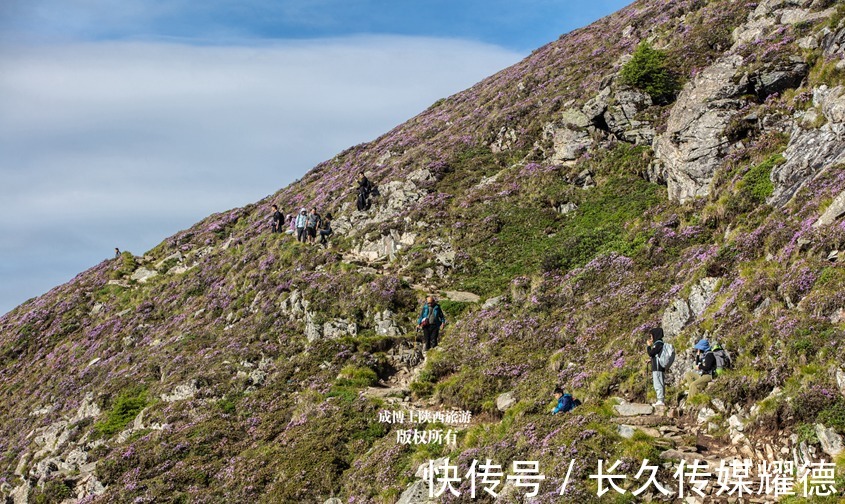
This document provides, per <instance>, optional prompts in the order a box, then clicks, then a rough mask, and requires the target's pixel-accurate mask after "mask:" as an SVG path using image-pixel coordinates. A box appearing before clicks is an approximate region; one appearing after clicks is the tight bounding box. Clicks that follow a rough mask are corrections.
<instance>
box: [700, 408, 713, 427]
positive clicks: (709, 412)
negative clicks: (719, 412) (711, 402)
mask: <svg viewBox="0 0 845 504" xmlns="http://www.w3.org/2000/svg"><path fill="white" fill-rule="evenodd" d="M714 416H716V412H715V411H714V410H713V409H712V408H708V407H704V408H701V409H700V410H699V411H698V416H697V417H696V419H695V420H696V421H697V422H698V423H699V424H704V423H707V422H709V421H710V419H712V418H713V417H714Z"/></svg>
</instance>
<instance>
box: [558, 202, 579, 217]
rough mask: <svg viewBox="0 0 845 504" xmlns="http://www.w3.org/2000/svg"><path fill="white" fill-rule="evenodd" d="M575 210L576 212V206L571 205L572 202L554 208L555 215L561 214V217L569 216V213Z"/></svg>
mask: <svg viewBox="0 0 845 504" xmlns="http://www.w3.org/2000/svg"><path fill="white" fill-rule="evenodd" d="M575 210H578V205H576V204H575V203H572V202H569V203H562V204H561V205H560V206H558V207H557V208H555V211H556V212H557V213H559V214H561V215H566V214H570V213H572V212H574V211H575Z"/></svg>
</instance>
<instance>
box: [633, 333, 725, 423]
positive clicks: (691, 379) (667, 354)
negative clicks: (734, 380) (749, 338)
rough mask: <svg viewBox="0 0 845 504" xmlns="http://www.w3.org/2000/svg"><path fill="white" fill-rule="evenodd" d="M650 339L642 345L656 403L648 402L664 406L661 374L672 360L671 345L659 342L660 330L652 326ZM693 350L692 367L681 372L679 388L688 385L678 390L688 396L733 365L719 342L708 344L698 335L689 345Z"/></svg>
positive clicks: (672, 349)
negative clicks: (696, 339)
mask: <svg viewBox="0 0 845 504" xmlns="http://www.w3.org/2000/svg"><path fill="white" fill-rule="evenodd" d="M649 334H650V336H651V342H650V344H648V345H647V347H646V352H647V353H648V357H649V360H650V362H651V378H652V384H653V385H654V392H655V394H657V402H655V403H654V404H652V406H655V407H661V406H665V405H666V403H665V402H664V400H665V398H666V392H665V391H666V385H665V380H664V378H665V374H666V371H668V370H669V368H670V367H671V366H672V363H673V362H674V361H675V348H674V347H673V346H672V344H671V343H668V342H664V341H663V337H664V335H663V329H662V328H660V327H655V328H653V329H650V330H649ZM693 349H694V350H695V362H694V364H693V369H692V370H691V371H687V372H686V373H685V374H684V377H683V380H682V385H683V388H688V390H687V391H686V392H682V393H681V395H682V396H683V395H684V394H686V395H687V396H688V397H692V396H694V395H696V394H698V393H699V391H701V390H702V389H703V388H704V387H706V386H707V384H708V383H710V382H711V381H713V379H714V378H716V377H717V376H719V375H720V374H722V372H723V371H724V370H725V369H730V368H731V367H733V359H732V358H731V354H730V353H728V351H727V350H725V349H724V348H723V347H722V346H721V345H720V344H719V343H717V342H713V343H712V344H711V343H710V341H709V340H707V339H706V338H702V339H701V340H699V341H698V343H696V344H695V346H693Z"/></svg>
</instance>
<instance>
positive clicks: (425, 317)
mask: <svg viewBox="0 0 845 504" xmlns="http://www.w3.org/2000/svg"><path fill="white" fill-rule="evenodd" d="M445 324H446V316H445V315H443V310H441V309H440V305H439V304H437V300H436V299H434V296H428V297H427V298H425V305H423V309H422V313H420V316H419V318H418V319H417V328H421V329H422V330H423V336H424V338H425V349H426V350H431V349H432V348H434V347H436V346H437V340H438V339H439V338H440V326H443V325H445Z"/></svg>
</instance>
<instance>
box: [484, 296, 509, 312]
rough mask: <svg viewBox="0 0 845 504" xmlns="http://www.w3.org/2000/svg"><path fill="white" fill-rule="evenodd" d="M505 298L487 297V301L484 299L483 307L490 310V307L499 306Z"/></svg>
mask: <svg viewBox="0 0 845 504" xmlns="http://www.w3.org/2000/svg"><path fill="white" fill-rule="evenodd" d="M503 300H504V296H496V297H491V298H489V299H487V300H486V301H484V304H483V305H481V308H482V309H484V310H490V309H492V308H495V307H497V306H499V305H500V304H502V301H503Z"/></svg>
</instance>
